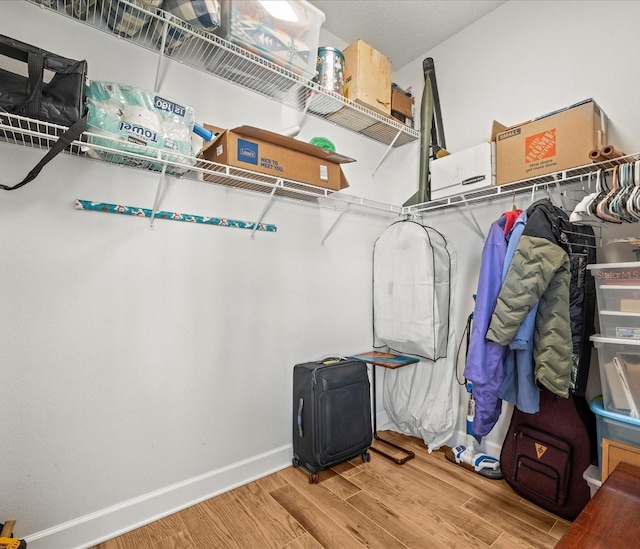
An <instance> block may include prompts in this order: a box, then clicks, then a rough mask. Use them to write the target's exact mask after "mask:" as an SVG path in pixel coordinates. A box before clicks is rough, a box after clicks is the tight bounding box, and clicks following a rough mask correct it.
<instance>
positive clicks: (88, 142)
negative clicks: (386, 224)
mask: <svg viewBox="0 0 640 549" xmlns="http://www.w3.org/2000/svg"><path fill="white" fill-rule="evenodd" d="M66 129H67V128H65V127H64V126H60V125H57V124H50V123H47V122H41V121H38V120H33V119H30V118H27V117H24V116H19V115H14V114H9V113H4V112H0V141H2V142H6V143H11V144H15V145H21V146H25V147H30V148H35V149H49V148H50V147H51V145H53V143H54V142H55V141H56V140H57V139H58V136H59V135H61V134H62V133H63V132H64V131H65V130H66ZM65 153H67V154H69V155H72V156H78V157H82V158H86V159H90V160H98V161H101V162H107V163H113V164H117V165H119V166H124V167H128V168H134V169H138V170H145V171H151V172H155V173H158V174H160V173H161V172H162V171H163V169H164V171H165V172H166V173H168V174H170V175H174V176H176V177H179V178H182V179H188V180H194V181H204V182H208V183H214V184H218V185H225V186H231V187H235V188H238V189H242V190H247V191H253V192H256V191H257V192H262V193H269V194H273V195H275V196H279V197H283V198H285V199H289V200H296V201H303V202H306V203H309V204H312V205H317V206H319V207H323V208H331V209H335V210H338V211H349V212H350V213H359V214H362V215H368V216H374V217H384V218H387V219H391V218H394V217H398V216H400V215H401V211H402V208H401V207H399V206H392V205H389V204H385V203H382V202H376V201H372V200H367V199H364V198H359V197H354V196H349V195H347V194H343V192H342V191H333V190H330V189H325V188H323V187H317V186H315V185H309V184H306V183H301V182H299V181H293V180H290V179H283V178H278V177H273V176H271V175H267V174H262V173H258V172H253V171H250V170H244V169H241V168H235V167H232V166H228V165H225V164H218V163H216V162H211V161H209V160H204V159H200V158H194V157H190V156H185V155H181V154H178V153H168V152H164V151H158V150H156V149H153V148H151V147H146V146H143V145H138V144H135V143H126V142H123V141H118V140H116V139H110V138H108V137H105V136H103V135H98V134H95V133H91V132H84V133H83V134H82V136H81V137H80V139H78V140H76V141H73V142H72V143H71V145H70V147H69V148H68V149H67V150H65Z"/></svg>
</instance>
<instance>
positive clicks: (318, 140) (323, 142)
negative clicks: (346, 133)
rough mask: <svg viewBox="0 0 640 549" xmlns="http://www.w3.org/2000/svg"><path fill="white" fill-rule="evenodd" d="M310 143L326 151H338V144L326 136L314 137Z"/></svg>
mask: <svg viewBox="0 0 640 549" xmlns="http://www.w3.org/2000/svg"><path fill="white" fill-rule="evenodd" d="M309 143H310V144H311V145H315V146H316V147H320V148H322V149H324V150H326V151H331V152H336V146H335V145H334V144H333V143H332V142H331V141H330V140H329V139H327V138H326V137H312V138H311V140H310V141H309Z"/></svg>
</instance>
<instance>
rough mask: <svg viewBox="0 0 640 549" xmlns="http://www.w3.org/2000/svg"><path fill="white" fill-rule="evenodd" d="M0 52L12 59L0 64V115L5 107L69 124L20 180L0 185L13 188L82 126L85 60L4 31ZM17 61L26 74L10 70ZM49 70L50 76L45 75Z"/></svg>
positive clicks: (33, 173) (32, 174)
mask: <svg viewBox="0 0 640 549" xmlns="http://www.w3.org/2000/svg"><path fill="white" fill-rule="evenodd" d="M0 56H6V57H8V58H10V60H11V59H12V60H14V61H12V62H11V63H10V65H9V66H8V67H7V68H5V69H3V68H2V66H0V118H5V119H6V118H7V117H2V112H3V111H4V112H7V113H10V114H17V115H21V116H25V117H27V118H33V119H36V120H41V121H43V122H50V123H52V124H59V125H62V126H67V127H68V128H69V129H68V130H67V131H66V132H64V133H63V134H62V135H60V137H59V138H58V140H57V141H56V142H55V143H54V144H53V146H52V147H51V148H50V149H49V151H48V152H47V154H46V155H45V156H44V157H43V158H42V160H41V161H40V162H39V163H38V164H37V165H36V166H35V168H33V170H31V171H30V172H29V174H28V175H27V176H26V177H25V179H24V180H23V181H22V182H20V183H18V184H16V185H13V186H11V187H9V186H7V185H0V189H4V190H13V189H17V188H19V187H22V186H23V185H26V184H27V183H29V181H31V180H33V179H35V177H36V176H37V175H38V174H39V173H40V170H42V168H43V167H44V165H45V164H46V163H47V162H49V161H50V160H51V159H52V158H53V157H54V156H56V155H57V154H58V153H60V152H62V151H63V150H64V149H66V148H67V147H68V146H69V145H70V144H71V142H72V141H74V140H75V139H77V138H78V137H79V136H80V135H81V134H82V132H83V131H84V130H85V127H86V120H87V119H86V108H85V99H84V86H85V81H86V78H87V62H86V61H75V60H73V59H67V58H65V57H61V56H60V55H56V54H55V53H51V52H48V51H46V50H43V49H41V48H37V47H35V46H32V45H31V44H26V43H24V42H20V41H19V40H15V39H13V38H9V37H7V36H3V35H0ZM0 59H1V58H0ZM20 63H26V65H27V69H28V70H27V71H23V72H27V73H28V76H24V75H23V74H19V73H17V72H15V71H14V70H12V69H14V68H15V67H17V66H20ZM23 68H24V67H23ZM51 74H52V75H53V76H52V78H51V79H46V78H45V75H46V76H47V77H48V76H49V75H51Z"/></svg>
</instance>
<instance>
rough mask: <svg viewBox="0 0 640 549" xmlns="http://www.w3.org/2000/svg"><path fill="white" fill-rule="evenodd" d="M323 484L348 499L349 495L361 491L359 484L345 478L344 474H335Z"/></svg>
mask: <svg viewBox="0 0 640 549" xmlns="http://www.w3.org/2000/svg"><path fill="white" fill-rule="evenodd" d="M354 476H355V475H352V476H351V478H354ZM322 486H324V487H325V488H328V489H329V490H331V491H332V492H333V493H334V494H336V495H337V496H339V497H341V498H342V499H347V498H348V497H351V496H353V495H354V494H357V493H358V492H360V488H358V486H356V485H355V484H354V483H353V482H351V481H350V480H348V479H346V478H344V477H343V476H342V475H335V476H333V477H331V478H328V479H326V480H324V481H323V482H322Z"/></svg>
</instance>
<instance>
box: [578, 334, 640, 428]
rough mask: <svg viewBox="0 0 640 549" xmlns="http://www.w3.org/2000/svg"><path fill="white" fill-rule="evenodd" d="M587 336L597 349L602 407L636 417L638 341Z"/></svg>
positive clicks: (639, 362) (639, 371) (639, 404)
mask: <svg viewBox="0 0 640 549" xmlns="http://www.w3.org/2000/svg"><path fill="white" fill-rule="evenodd" d="M590 339H591V341H593V344H594V346H595V348H596V349H597V351H598V363H599V366H600V381H601V384H602V399H603V401H604V408H605V410H608V411H610V412H615V413H617V414H622V415H626V416H629V417H632V418H635V419H640V340H637V339H620V338H612V337H603V336H600V335H593V336H591V338H590Z"/></svg>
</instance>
